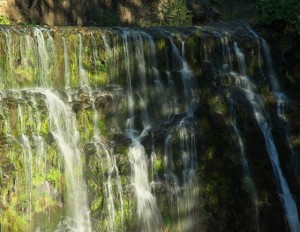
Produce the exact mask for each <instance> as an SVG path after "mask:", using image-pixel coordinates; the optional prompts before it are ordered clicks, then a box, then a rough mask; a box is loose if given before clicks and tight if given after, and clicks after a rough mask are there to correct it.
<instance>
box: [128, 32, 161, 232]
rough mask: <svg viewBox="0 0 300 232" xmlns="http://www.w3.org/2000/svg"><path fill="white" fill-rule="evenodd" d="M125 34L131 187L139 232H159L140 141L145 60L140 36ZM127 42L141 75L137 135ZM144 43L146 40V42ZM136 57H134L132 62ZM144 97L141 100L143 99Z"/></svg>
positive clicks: (145, 120) (145, 123) (144, 110)
mask: <svg viewBox="0 0 300 232" xmlns="http://www.w3.org/2000/svg"><path fill="white" fill-rule="evenodd" d="M127 33H128V31H124V35H123V50H124V55H125V62H126V75H127V88H128V112H129V117H128V119H127V136H128V137H129V138H131V140H132V143H131V145H130V147H129V152H128V155H129V161H130V163H131V172H132V174H131V175H132V177H131V178H132V185H133V187H134V189H135V192H136V198H137V215H138V218H139V220H140V221H141V231H144V232H150V231H159V230H160V227H161V222H160V221H161V218H160V212H159V209H158V207H157V204H156V200H155V197H154V196H153V195H152V193H151V191H150V183H149V177H148V164H147V156H146V152H145V148H144V147H143V145H142V144H141V142H140V139H141V138H142V137H143V135H145V134H147V133H148V130H149V129H150V127H149V119H148V114H147V108H146V104H145V102H146V101H147V100H146V98H145V91H146V89H145V88H146V73H145V71H146V70H145V68H146V67H145V60H144V55H143V38H142V36H141V35H140V34H139V33H136V34H135V33H134V34H133V37H131V36H129V35H128V34H127ZM129 39H132V40H133V42H134V43H135V45H136V47H135V49H136V51H135V54H136V61H137V62H138V63H137V64H138V65H137V66H138V67H137V68H138V72H139V74H140V75H141V77H140V78H141V96H139V98H140V101H141V108H142V110H141V111H142V112H141V120H142V124H143V127H144V128H143V131H142V133H141V134H140V135H138V134H137V131H136V130H135V120H134V107H135V102H134V95H133V89H132V84H131V78H132V76H131V69H130V65H131V64H132V62H134V60H131V57H130V50H129V49H130V48H129V46H130V43H129ZM146 39H148V40H151V37H148V36H147V37H146ZM146 41H147V40H146ZM134 58H135V57H133V59H134ZM143 97H144V98H143Z"/></svg>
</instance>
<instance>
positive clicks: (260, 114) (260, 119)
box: [232, 43, 300, 232]
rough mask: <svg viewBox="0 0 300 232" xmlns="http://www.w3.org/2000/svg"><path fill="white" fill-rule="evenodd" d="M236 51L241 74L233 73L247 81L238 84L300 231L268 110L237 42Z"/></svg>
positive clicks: (290, 218) (284, 201) (287, 209)
mask: <svg viewBox="0 0 300 232" xmlns="http://www.w3.org/2000/svg"><path fill="white" fill-rule="evenodd" d="M235 51H236V55H237V59H238V63H239V68H240V72H241V75H238V74H235V73H232V75H233V76H234V77H235V78H236V79H237V80H238V82H239V81H240V80H243V82H244V83H245V85H243V84H238V85H239V87H241V88H242V89H244V91H245V95H246V97H247V99H248V100H249V102H250V103H251V105H252V107H253V111H254V116H255V119H256V121H257V123H258V125H259V127H260V129H261V132H262V133H263V135H264V138H265V145H266V149H267V152H268V154H269V157H270V160H271V163H272V167H273V171H274V176H275V178H276V179H277V181H278V184H279V186H280V189H279V191H280V193H279V194H280V199H281V200H282V204H283V208H284V211H285V217H286V220H287V222H288V225H289V227H290V230H291V231H293V232H296V231H299V230H300V224H299V217H298V211H297V206H296V203H295V201H294V199H293V197H292V195H291V192H290V189H289V186H288V184H287V181H286V179H285V177H284V175H283V173H282V170H281V167H280V162H279V157H278V152H277V149H276V147H275V144H274V140H273V137H272V134H271V127H270V125H269V123H268V121H267V119H266V116H265V114H266V112H265V109H264V105H263V102H262V100H261V99H260V97H259V96H258V95H256V94H255V92H254V89H253V87H251V86H253V85H252V84H251V82H250V80H249V79H248V77H247V76H246V73H245V61H244V57H243V55H242V54H241V52H240V50H239V48H238V46H237V43H235ZM240 83H241V82H240Z"/></svg>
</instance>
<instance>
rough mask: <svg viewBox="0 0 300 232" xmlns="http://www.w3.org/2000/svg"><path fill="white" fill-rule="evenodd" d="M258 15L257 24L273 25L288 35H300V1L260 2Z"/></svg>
mask: <svg viewBox="0 0 300 232" xmlns="http://www.w3.org/2000/svg"><path fill="white" fill-rule="evenodd" d="M256 13H257V17H256V19H255V22H256V23H259V24H265V25H272V26H274V27H275V28H276V29H279V30H283V32H284V33H286V34H290V33H297V34H298V35H300V1H299V0H259V1H258V2H257V4H256Z"/></svg>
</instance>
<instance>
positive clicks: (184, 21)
mask: <svg viewBox="0 0 300 232" xmlns="http://www.w3.org/2000/svg"><path fill="white" fill-rule="evenodd" d="M156 10H157V15H156V20H157V22H156V23H157V24H159V25H170V26H181V25H184V26H189V25H191V24H192V14H191V12H190V11H189V10H188V9H187V6H186V1H185V0H161V1H160V3H159V4H158V6H157V9H156ZM154 24H155V22H154Z"/></svg>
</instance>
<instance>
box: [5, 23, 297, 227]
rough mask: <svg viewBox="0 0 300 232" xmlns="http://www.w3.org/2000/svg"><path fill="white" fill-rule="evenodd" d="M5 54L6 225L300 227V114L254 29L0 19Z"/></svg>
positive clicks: (238, 25)
mask: <svg viewBox="0 0 300 232" xmlns="http://www.w3.org/2000/svg"><path fill="white" fill-rule="evenodd" d="M0 49H1V51H3V53H1V54H0V78H1V82H0V89H1V91H0V104H1V107H0V154H1V155H0V164H1V165H0V167H1V169H0V174H1V175H0V185H1V192H0V194H1V201H0V208H1V216H0V220H1V221H0V222H1V229H2V230H4V231H20V230H24V228H25V230H27V231H36V230H37V228H39V229H40V230H41V231H47V230H49V231H53V230H55V229H60V230H64V229H66V228H73V227H74V228H77V229H78V228H80V227H83V228H90V227H91V228H92V230H93V231H100V230H101V231H119V230H123V231H134V230H138V231H143V230H144V231H153V230H157V231H160V230H166V231H168V230H169V231H180V232H182V231H197V229H199V228H201V231H256V230H260V231H266V232H267V231H278V232H279V231H280V232H282V231H289V228H291V227H292V226H295V228H297V226H298V224H297V220H289V219H290V218H296V219H297V215H296V214H297V213H295V210H294V209H296V210H297V206H298V208H299V202H298V201H297V200H295V199H296V197H298V196H299V189H298V183H299V163H298V157H299V150H298V148H299V147H298V146H297V141H298V140H297V139H296V137H293V136H294V135H295V134H294V132H295V131H293V130H292V131H289V130H288V122H291V125H292V129H293V128H294V127H293V123H295V124H296V123H297V120H298V118H296V117H294V118H293V117H290V116H292V115H290V109H291V108H288V110H287V111H285V110H286V106H287V105H288V103H289V102H288V101H287V100H286V98H284V97H283V96H284V95H283V91H282V89H280V88H278V87H277V86H278V85H276V82H278V81H280V78H279V77H278V78H276V77H275V76H274V75H271V74H272V72H274V70H273V69H272V65H269V60H270V54H269V53H268V51H267V49H266V47H265V43H264V42H263V39H262V38H259V37H258V36H257V35H256V34H255V33H254V32H253V31H252V30H251V29H250V28H249V27H248V25H245V24H240V23H234V24H227V25H225V24H219V25H215V26H202V27H172V28H168V27H158V28H142V29H136V28H132V29H128V28H127V29H126V28H78V27H52V28H42V27H21V26H17V27H1V29H0ZM279 93H281V94H279ZM286 94H287V95H288V96H289V93H288V92H287V93H286ZM286 118H288V119H290V121H287V120H286ZM291 135H292V136H291ZM70 151H71V152H70ZM70 158H71V159H70ZM70 164H72V165H70ZM72 173H73V174H72ZM74 190H76V191H74ZM74 192H75V193H77V192H80V194H78V195H76V194H75V195H74ZM278 193H279V194H278ZM85 201H86V202H85ZM287 203H289V204H287ZM78 204H79V205H78ZM287 205H288V207H286V206H287ZM79 206H81V207H79ZM78 215H79V216H78ZM291 215H293V216H294V217H290V216H291ZM153 228H154V229H153Z"/></svg>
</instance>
